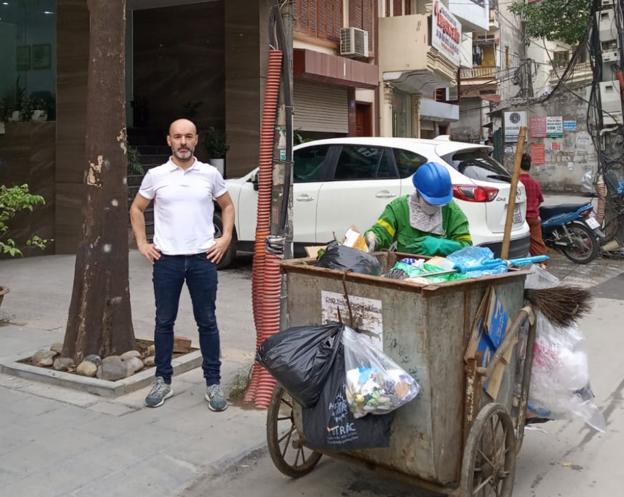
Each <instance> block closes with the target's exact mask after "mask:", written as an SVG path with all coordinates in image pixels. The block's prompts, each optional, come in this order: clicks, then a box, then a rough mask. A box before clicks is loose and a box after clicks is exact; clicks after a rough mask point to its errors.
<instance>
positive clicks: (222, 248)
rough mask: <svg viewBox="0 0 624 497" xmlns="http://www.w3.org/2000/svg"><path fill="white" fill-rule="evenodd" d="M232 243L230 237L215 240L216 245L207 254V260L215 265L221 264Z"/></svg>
mask: <svg viewBox="0 0 624 497" xmlns="http://www.w3.org/2000/svg"><path fill="white" fill-rule="evenodd" d="M231 241H232V239H231V238H230V237H226V236H225V235H224V236H222V237H221V238H217V239H215V244H214V245H213V246H212V247H210V248H209V249H208V251H207V252H206V258H207V259H208V260H209V261H210V262H213V263H214V264H219V262H221V259H223V256H224V255H225V253H226V252H227V249H228V248H229V246H230V242H231Z"/></svg>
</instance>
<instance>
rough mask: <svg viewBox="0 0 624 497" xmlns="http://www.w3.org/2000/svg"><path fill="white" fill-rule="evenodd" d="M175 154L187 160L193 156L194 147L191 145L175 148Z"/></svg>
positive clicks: (178, 157)
mask: <svg viewBox="0 0 624 497" xmlns="http://www.w3.org/2000/svg"><path fill="white" fill-rule="evenodd" d="M173 155H175V157H176V158H177V159H179V160H182V161H186V160H190V159H192V158H193V149H192V148H190V147H187V148H183V149H177V150H175V149H174V150H173Z"/></svg>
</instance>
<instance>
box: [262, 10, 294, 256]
mask: <svg viewBox="0 0 624 497" xmlns="http://www.w3.org/2000/svg"><path fill="white" fill-rule="evenodd" d="M280 12H281V16H282V26H283V31H284V40H285V43H286V45H285V46H283V47H282V46H280V50H281V51H282V53H283V54H284V55H283V56H284V59H283V63H282V64H283V69H282V83H281V94H280V100H279V108H278V111H277V116H278V117H277V120H278V122H277V126H276V133H275V140H276V143H275V147H274V150H275V155H274V164H275V167H274V170H273V196H272V202H271V235H272V236H271V238H270V239H269V242H270V245H269V247H268V249H269V250H271V249H272V248H274V249H275V250H276V251H277V252H281V253H282V254H283V255H284V258H286V259H288V258H291V257H292V256H293V227H292V226H293V225H292V169H293V163H294V162H293V154H292V147H293V144H294V142H293V139H294V136H293V126H292V115H293V2H292V0H288V1H287V2H285V3H284V4H283V5H282V6H281V8H280ZM280 245H281V247H280Z"/></svg>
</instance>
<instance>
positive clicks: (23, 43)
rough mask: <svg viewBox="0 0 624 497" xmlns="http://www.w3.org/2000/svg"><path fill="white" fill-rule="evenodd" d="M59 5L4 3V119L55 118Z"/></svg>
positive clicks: (0, 71) (0, 90) (0, 28)
mask: <svg viewBox="0 0 624 497" xmlns="http://www.w3.org/2000/svg"><path fill="white" fill-rule="evenodd" d="M56 4H57V2H56V0H37V1H36V2H32V1H31V2H26V1H18V0H8V1H6V2H1V3H0V121H8V120H20V121H29V120H41V121H44V120H54V119H55V107H56V106H55V98H56V91H55V88H56Z"/></svg>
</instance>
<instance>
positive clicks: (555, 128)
mask: <svg viewBox="0 0 624 497" xmlns="http://www.w3.org/2000/svg"><path fill="white" fill-rule="evenodd" d="M546 133H547V134H548V137H549V138H562V137H563V117H561V116H548V117H547V118H546Z"/></svg>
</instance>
